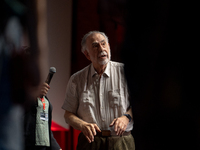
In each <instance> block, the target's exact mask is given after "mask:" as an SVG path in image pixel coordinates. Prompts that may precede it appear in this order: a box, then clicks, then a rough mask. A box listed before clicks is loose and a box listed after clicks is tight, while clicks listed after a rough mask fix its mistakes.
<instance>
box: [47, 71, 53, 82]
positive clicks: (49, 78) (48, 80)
mask: <svg viewBox="0 0 200 150" xmlns="http://www.w3.org/2000/svg"><path fill="white" fill-rule="evenodd" d="M52 77H53V73H49V74H48V76H47V79H46V81H45V82H46V83H47V84H50V82H51V79H52Z"/></svg>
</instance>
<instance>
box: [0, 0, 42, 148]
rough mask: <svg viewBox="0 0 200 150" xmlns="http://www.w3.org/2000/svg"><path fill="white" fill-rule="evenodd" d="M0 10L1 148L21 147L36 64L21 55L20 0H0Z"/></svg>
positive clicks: (34, 86)
mask: <svg viewBox="0 0 200 150" xmlns="http://www.w3.org/2000/svg"><path fill="white" fill-rule="evenodd" d="M0 11H1V13H0V20H1V21H0V103H1V105H0V150H23V144H24V143H23V142H24V139H23V122H22V121H21V120H22V115H23V111H24V109H28V108H29V106H28V103H29V102H30V101H31V97H32V96H34V95H35V93H37V85H38V84H39V76H38V67H37V65H36V63H35V59H32V58H29V59H27V58H25V57H24V51H23V49H22V41H23V34H24V31H25V27H26V29H28V27H27V24H26V23H25V22H26V20H25V14H26V13H25V12H26V7H25V5H24V4H23V3H22V0H21V1H17V0H1V1H0ZM32 20H34V19H33V18H32ZM30 43H31V42H30ZM30 62H31V63H30ZM30 64H31V65H30ZM31 70H32V71H31ZM33 89H34V92H32V90H33Z"/></svg>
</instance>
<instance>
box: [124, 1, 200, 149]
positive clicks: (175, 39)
mask: <svg viewBox="0 0 200 150" xmlns="http://www.w3.org/2000/svg"><path fill="white" fill-rule="evenodd" d="M193 6H194V5H192V3H190V2H187V3H185V2H183V1H177V0H175V1H170V0H166V1H154V0H153V1H145V2H143V1H142V2H140V1H129V3H128V12H129V13H128V16H127V33H126V39H125V44H124V51H123V56H124V63H125V74H126V77H127V83H128V86H129V89H130V95H131V97H132V100H131V105H132V110H133V116H134V118H133V119H134V130H133V135H134V138H135V145H136V149H137V150H169V149H170V150H177V149H180V150H183V149H184V150H189V149H190V150H195V149H200V145H199V144H200V142H199V141H200V130H199V129H200V121H199V120H200V109H199V106H200V105H199V104H200V101H199V96H197V93H199V92H198V91H197V89H196V86H195V84H196V82H197V80H199V79H198V78H197V72H196V70H198V68H199V66H197V64H199V63H197V62H195V61H197V60H199V59H196V56H197V55H196V54H197V51H198V50H197V47H199V46H197V44H196V42H195V41H196V40H195V37H196V36H195V33H196V30H197V28H196V26H195V23H194V20H195V18H193V16H194V15H195V13H194V12H193V10H195V7H193ZM192 9H193V10H192ZM197 43H198V42H197ZM198 49H199V48H198ZM195 55H196V56H195Z"/></svg>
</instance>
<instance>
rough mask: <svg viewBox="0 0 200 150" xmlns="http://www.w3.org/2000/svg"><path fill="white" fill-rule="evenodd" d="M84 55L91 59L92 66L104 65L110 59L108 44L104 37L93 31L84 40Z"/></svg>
mask: <svg viewBox="0 0 200 150" xmlns="http://www.w3.org/2000/svg"><path fill="white" fill-rule="evenodd" d="M86 49H87V50H86V51H85V55H86V57H87V58H88V59H89V60H91V61H92V63H93V65H94V66H96V65H97V66H99V65H106V64H107V63H108V61H109V60H110V46H109V43H108V42H107V41H106V38H105V37H104V36H103V35H101V34H99V33H94V34H92V35H90V36H89V37H88V38H87V40H86Z"/></svg>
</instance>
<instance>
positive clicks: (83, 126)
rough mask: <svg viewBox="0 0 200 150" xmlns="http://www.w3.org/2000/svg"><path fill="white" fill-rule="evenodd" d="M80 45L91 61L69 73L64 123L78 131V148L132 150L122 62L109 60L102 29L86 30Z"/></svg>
mask: <svg viewBox="0 0 200 150" xmlns="http://www.w3.org/2000/svg"><path fill="white" fill-rule="evenodd" d="M81 45H82V52H83V54H84V55H85V56H86V58H87V59H88V60H90V61H91V62H92V63H91V64H90V65H89V66H87V67H85V68H84V69H82V70H81V71H79V72H77V73H75V74H73V75H72V76H71V78H70V80H69V83H68V85H67V90H66V98H65V101H64V104H63V106H62V108H63V109H64V110H65V114H64V118H65V121H66V123H68V124H69V125H71V126H72V127H73V128H75V129H78V130H80V131H81V133H80V135H79V138H78V145H77V150H83V149H85V150H102V149H114V150H134V149H135V145H134V139H133V137H132V135H131V130H132V129H133V119H132V111H131V107H130V103H129V99H128V98H129V95H128V88H127V84H126V79H125V77H124V69H123V64H122V63H118V62H113V61H110V57H111V54H110V45H109V42H108V37H107V36H106V35H105V34H104V33H103V32H99V31H91V32H89V33H87V34H86V35H85V36H84V37H83V39H82V43H81Z"/></svg>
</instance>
